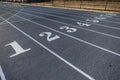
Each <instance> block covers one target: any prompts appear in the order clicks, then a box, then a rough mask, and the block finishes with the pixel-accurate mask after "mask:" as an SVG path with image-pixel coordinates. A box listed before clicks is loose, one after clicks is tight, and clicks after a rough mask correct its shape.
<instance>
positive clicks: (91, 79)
mask: <svg viewBox="0 0 120 80" xmlns="http://www.w3.org/2000/svg"><path fill="white" fill-rule="evenodd" d="M5 21H6V22H7V23H8V24H10V25H11V26H12V27H13V28H15V29H16V30H18V31H19V32H21V33H22V34H24V35H25V36H27V37H28V38H30V39H31V40H32V41H34V42H35V43H37V44H38V45H40V46H42V47H43V48H44V49H46V50H47V51H49V52H50V53H51V54H53V55H54V56H56V57H57V58H59V59H60V60H62V61H63V62H64V63H66V64H67V65H69V66H70V67H72V68H73V69H74V70H76V71H77V72H79V73H80V74H82V75H83V76H85V77H86V78H88V79H89V80H95V79H94V78H93V77H91V76H89V75H88V74H87V73H85V72H84V71H82V70H81V69H79V68H77V67H76V66H74V65H73V64H72V63H70V62H68V61H67V60H65V59H64V58H62V57H61V56H59V55H58V54H57V53H55V52H53V51H52V50H50V49H49V48H47V47H46V46H44V45H43V44H42V43H40V42H38V41H37V40H35V39H34V38H32V37H31V36H30V35H28V34H26V33H25V32H23V31H22V30H20V29H19V28H17V27H16V26H15V25H13V24H11V23H10V22H8V21H7V20H5Z"/></svg>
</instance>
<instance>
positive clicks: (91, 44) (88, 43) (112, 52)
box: [16, 15, 120, 56]
mask: <svg viewBox="0 0 120 80" xmlns="http://www.w3.org/2000/svg"><path fill="white" fill-rule="evenodd" d="M16 16H18V15H16ZM18 17H19V18H22V19H24V20H27V21H29V22H31V23H33V24H36V25H39V26H41V27H44V28H46V29H49V30H52V31H55V32H57V33H60V34H63V35H65V36H67V37H70V38H72V39H75V40H77V41H80V42H82V43H85V44H87V45H90V46H93V47H96V48H98V49H101V50H103V51H106V52H109V53H111V54H114V55H117V56H120V54H119V53H117V52H114V51H111V50H108V49H105V48H103V47H100V46H97V45H95V44H93V43H90V42H87V41H85V40H82V39H79V38H76V37H74V36H71V35H68V34H65V33H63V32H60V31H58V30H55V29H52V28H50V27H47V26H45V25H42V24H39V23H36V22H34V21H31V20H29V19H26V18H23V17H21V16H18Z"/></svg>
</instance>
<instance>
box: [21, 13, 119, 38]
mask: <svg viewBox="0 0 120 80" xmlns="http://www.w3.org/2000/svg"><path fill="white" fill-rule="evenodd" d="M22 13H23V14H24V13H25V14H28V15H31V16H35V17H36V18H43V19H46V20H50V21H54V22H57V23H61V24H65V25H69V26H73V27H75V28H79V29H83V30H86V31H89V32H93V33H97V34H101V35H105V36H109V37H112V38H116V39H120V37H119V36H114V35H111V34H106V33H102V32H99V31H95V30H92V29H87V28H84V27H80V26H79V27H78V26H75V25H72V24H68V23H64V22H60V21H56V20H53V19H48V18H45V17H41V16H37V15H33V14H29V13H26V12H22Z"/></svg>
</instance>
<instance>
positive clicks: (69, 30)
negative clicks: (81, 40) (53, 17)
mask: <svg viewBox="0 0 120 80" xmlns="http://www.w3.org/2000/svg"><path fill="white" fill-rule="evenodd" d="M60 29H65V30H66V31H67V32H68V33H73V32H76V31H77V29H75V28H70V27H68V26H62V27H60Z"/></svg>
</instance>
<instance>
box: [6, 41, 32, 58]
mask: <svg viewBox="0 0 120 80" xmlns="http://www.w3.org/2000/svg"><path fill="white" fill-rule="evenodd" d="M5 46H11V47H12V48H13V49H14V50H15V52H16V53H15V54H13V55H11V56H10V57H14V56H17V55H19V54H22V53H24V52H27V51H29V50H31V49H30V48H28V49H23V48H22V47H21V46H20V45H19V44H18V43H17V42H16V41H13V42H11V43H9V44H7V45H5Z"/></svg>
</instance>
